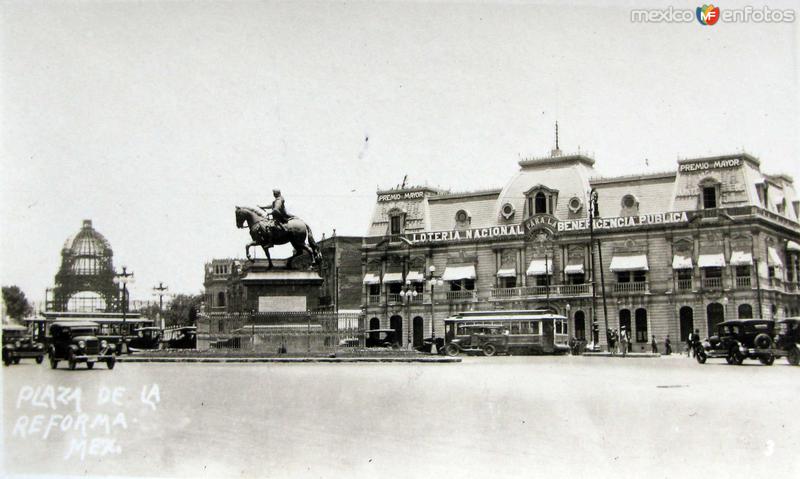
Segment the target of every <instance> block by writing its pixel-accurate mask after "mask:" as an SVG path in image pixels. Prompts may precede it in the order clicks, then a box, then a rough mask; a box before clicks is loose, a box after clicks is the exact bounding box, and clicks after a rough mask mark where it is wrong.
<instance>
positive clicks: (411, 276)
mask: <svg viewBox="0 0 800 479" xmlns="http://www.w3.org/2000/svg"><path fill="white" fill-rule="evenodd" d="M406 281H411V282H412V283H422V282H424V281H425V276H423V275H422V273H420V272H419V271H409V272H408V274H407V275H406Z"/></svg>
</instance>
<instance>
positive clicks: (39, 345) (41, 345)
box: [36, 343, 44, 349]
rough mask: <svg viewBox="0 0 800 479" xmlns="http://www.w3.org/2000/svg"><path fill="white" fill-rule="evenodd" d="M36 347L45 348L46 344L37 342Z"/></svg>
mask: <svg viewBox="0 0 800 479" xmlns="http://www.w3.org/2000/svg"><path fill="white" fill-rule="evenodd" d="M36 349H44V344H42V343H36Z"/></svg>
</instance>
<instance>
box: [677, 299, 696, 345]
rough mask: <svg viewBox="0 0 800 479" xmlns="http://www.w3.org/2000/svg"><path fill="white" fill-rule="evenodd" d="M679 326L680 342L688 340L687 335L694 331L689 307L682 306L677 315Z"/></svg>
mask: <svg viewBox="0 0 800 479" xmlns="http://www.w3.org/2000/svg"><path fill="white" fill-rule="evenodd" d="M678 316H679V318H680V322H681V324H680V326H681V341H683V342H686V340H687V339H689V333H691V332H692V330H693V329H694V311H693V310H692V308H690V307H689V306H683V307H682V308H681V309H680V312H679V313H678Z"/></svg>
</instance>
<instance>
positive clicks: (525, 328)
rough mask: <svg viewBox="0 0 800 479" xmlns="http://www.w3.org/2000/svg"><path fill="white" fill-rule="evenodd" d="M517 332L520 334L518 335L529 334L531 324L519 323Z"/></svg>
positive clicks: (527, 322) (526, 322)
mask: <svg viewBox="0 0 800 479" xmlns="http://www.w3.org/2000/svg"><path fill="white" fill-rule="evenodd" d="M519 332H520V334H531V323H530V321H521V322H520V323H519Z"/></svg>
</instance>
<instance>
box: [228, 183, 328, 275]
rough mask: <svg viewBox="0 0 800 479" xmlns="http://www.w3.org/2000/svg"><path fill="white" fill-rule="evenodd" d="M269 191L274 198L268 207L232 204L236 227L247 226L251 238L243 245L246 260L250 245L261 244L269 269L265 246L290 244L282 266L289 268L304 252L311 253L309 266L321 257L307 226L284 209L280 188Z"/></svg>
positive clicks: (270, 262) (268, 258)
mask: <svg viewBox="0 0 800 479" xmlns="http://www.w3.org/2000/svg"><path fill="white" fill-rule="evenodd" d="M272 194H273V195H274V197H275V199H274V200H273V201H272V205H270V206H261V207H259V208H250V207H247V206H237V207H236V227H237V228H244V227H247V228H250V237H251V238H253V242H252V243H249V244H248V245H247V246H245V248H244V251H245V253H246V254H247V259H248V260H250V261H253V258H252V257H251V256H250V247H251V246H261V247H262V248H263V249H264V253H266V255H267V260H269V267H270V268H272V258H271V257H270V255H269V249H270V248H272V247H273V246H275V245H281V244H286V243H291V245H292V247H293V248H294V253H293V254H292V256H291V257H289V258H288V259H287V260H286V267H287V268H290V269H291V267H292V260H293V259H294V258H296V257H298V256H300V255H302V254H303V252H304V251H307V252H308V254H310V255H311V264H312V266H313V265H314V264H316V263H317V262H318V261H319V260H320V258H321V256H320V252H319V247H318V246H317V242H316V241H314V235H313V234H312V233H311V228H310V227H309V226H308V225H307V224H306V223H305V222H304V221H303V220H301V219H300V218H298V217H296V216H293V215H290V214H289V213H287V212H286V205H285V201H284V199H283V196H281V192H280V190H277V189H276V190H272ZM266 210H272V213H268V212H266ZM306 240H308V245H306Z"/></svg>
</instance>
